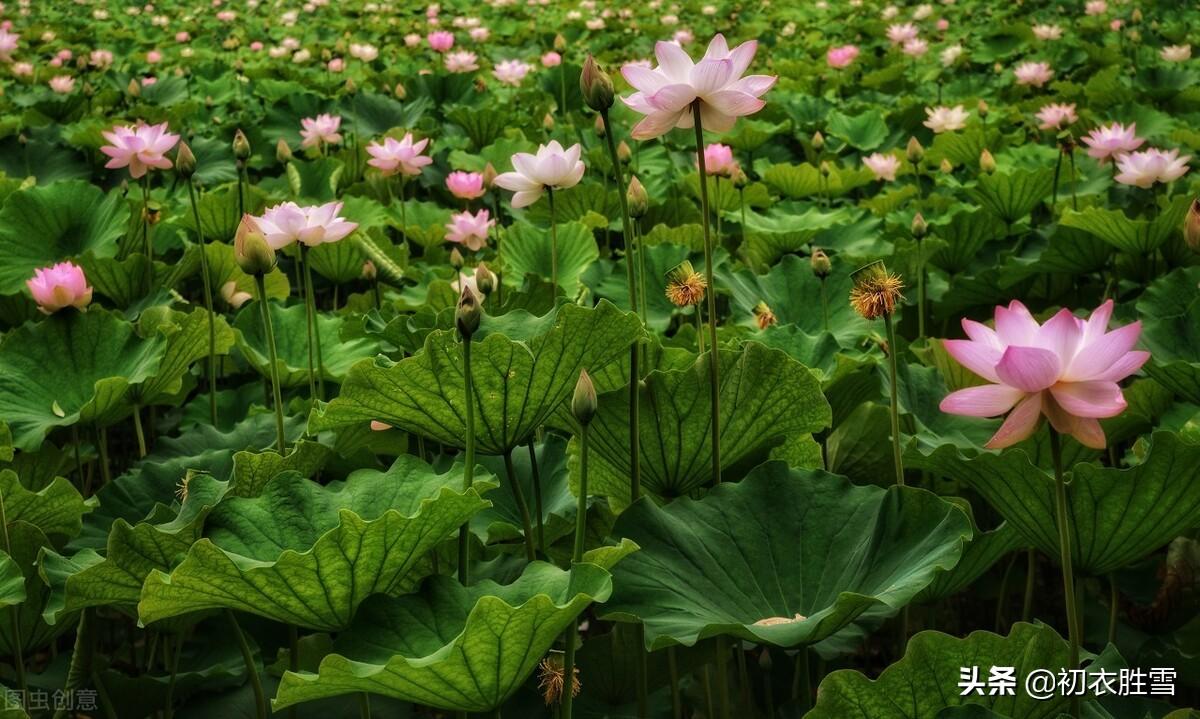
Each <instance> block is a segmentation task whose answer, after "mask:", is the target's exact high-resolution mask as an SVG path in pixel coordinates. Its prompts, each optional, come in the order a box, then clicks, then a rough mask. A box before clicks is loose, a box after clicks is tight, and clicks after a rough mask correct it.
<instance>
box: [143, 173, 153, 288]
mask: <svg viewBox="0 0 1200 719" xmlns="http://www.w3.org/2000/svg"><path fill="white" fill-rule="evenodd" d="M142 247H143V248H144V250H145V252H146V292H147V293H149V292H151V291H152V290H153V289H154V243H153V242H152V241H151V240H150V173H149V172H147V173H146V174H145V175H142Z"/></svg>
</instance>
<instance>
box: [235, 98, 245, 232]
mask: <svg viewBox="0 0 1200 719" xmlns="http://www.w3.org/2000/svg"><path fill="white" fill-rule="evenodd" d="M237 86H238V87H239V88H240V87H241V86H242V84H241V83H240V82H239V83H237ZM237 180H238V186H237V193H238V195H237V201H238V217H244V216H245V215H246V161H245V160H238V161H237Z"/></svg>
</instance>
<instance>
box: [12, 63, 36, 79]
mask: <svg viewBox="0 0 1200 719" xmlns="http://www.w3.org/2000/svg"><path fill="white" fill-rule="evenodd" d="M12 74H13V75H15V76H17V77H29V76H30V75H32V74H33V63H28V62H14V63H13V64H12Z"/></svg>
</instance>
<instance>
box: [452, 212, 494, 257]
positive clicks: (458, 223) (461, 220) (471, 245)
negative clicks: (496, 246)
mask: <svg viewBox="0 0 1200 719" xmlns="http://www.w3.org/2000/svg"><path fill="white" fill-rule="evenodd" d="M495 224H496V221H495V220H490V219H488V211H487V210H480V211H479V212H477V213H475V214H471V213H470V212H459V213H457V214H454V215H451V216H450V222H449V223H447V224H446V240H447V241H448V242H453V243H455V244H459V245H463V246H464V247H466V248H467V249H469V250H471V251H472V252H478V251H479V250H481V249H483V246H484V245H486V244H487V239H488V230H489V229H491V227H492V226H493V225H495Z"/></svg>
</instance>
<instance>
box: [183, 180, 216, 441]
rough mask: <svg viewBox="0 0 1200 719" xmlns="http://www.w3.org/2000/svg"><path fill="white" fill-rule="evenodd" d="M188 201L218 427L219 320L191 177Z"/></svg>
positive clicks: (210, 391)
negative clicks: (202, 290)
mask: <svg viewBox="0 0 1200 719" xmlns="http://www.w3.org/2000/svg"><path fill="white" fill-rule="evenodd" d="M187 186H188V199H190V200H191V203H192V219H193V221H195V223H196V240H197V243H198V244H199V246H200V281H201V283H202V284H203V285H204V309H206V310H208V413H209V418H210V419H211V420H212V423H213V426H214V427H215V426H217V320H216V315H215V314H214V313H213V297H212V277H211V275H210V274H209V271H208V253H207V252H205V247H204V229H203V227H202V226H201V225H200V206H199V205H198V204H197V203H196V187H195V184H194V183H193V182H192V179H191V178H190V177H189V178H188V181H187Z"/></svg>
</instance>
